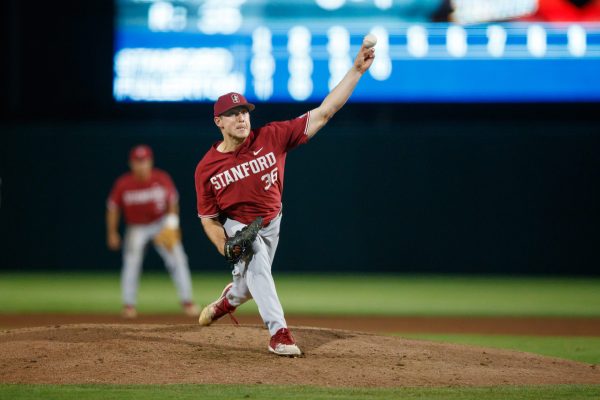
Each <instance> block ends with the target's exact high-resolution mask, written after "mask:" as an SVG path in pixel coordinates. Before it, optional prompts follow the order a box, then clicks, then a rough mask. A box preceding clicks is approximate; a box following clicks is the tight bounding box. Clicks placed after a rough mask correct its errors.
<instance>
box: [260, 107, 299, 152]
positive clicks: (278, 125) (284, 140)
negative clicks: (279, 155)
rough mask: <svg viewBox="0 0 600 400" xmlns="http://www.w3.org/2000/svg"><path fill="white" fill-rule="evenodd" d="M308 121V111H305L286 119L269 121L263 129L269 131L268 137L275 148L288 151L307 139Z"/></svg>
mask: <svg viewBox="0 0 600 400" xmlns="http://www.w3.org/2000/svg"><path fill="white" fill-rule="evenodd" d="M309 121H310V112H307V113H306V114H303V115H301V116H299V117H298V118H294V119H290V120H288V121H278V122H271V123H270V124H268V125H266V126H265V127H264V128H263V129H267V130H269V131H270V132H269V133H270V135H269V136H270V139H271V140H272V141H273V144H274V145H275V146H276V147H277V148H279V149H281V150H283V151H288V150H291V149H293V148H294V147H297V146H299V145H301V144H304V143H306V142H307V141H308V135H307V132H308V123H309Z"/></svg>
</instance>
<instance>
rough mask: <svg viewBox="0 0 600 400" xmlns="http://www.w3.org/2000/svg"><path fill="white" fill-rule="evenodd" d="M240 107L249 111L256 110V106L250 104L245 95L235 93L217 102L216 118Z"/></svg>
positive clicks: (225, 95)
mask: <svg viewBox="0 0 600 400" xmlns="http://www.w3.org/2000/svg"><path fill="white" fill-rule="evenodd" d="M239 106H244V107H246V108H247V109H248V111H252V110H254V104H252V103H248V100H246V98H245V97H244V96H243V95H241V94H239V93H235V92H230V93H227V94H224V95H223V96H221V97H219V98H218V99H217V101H216V102H215V117H218V116H219V115H221V114H223V113H224V112H227V111H229V110H231V109H232V108H235V107H239Z"/></svg>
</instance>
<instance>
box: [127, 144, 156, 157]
mask: <svg viewBox="0 0 600 400" xmlns="http://www.w3.org/2000/svg"><path fill="white" fill-rule="evenodd" d="M153 158H154V154H152V149H151V148H150V146H148V145H145V144H140V145H137V146H135V147H134V148H133V149H131V152H129V159H130V160H147V159H153Z"/></svg>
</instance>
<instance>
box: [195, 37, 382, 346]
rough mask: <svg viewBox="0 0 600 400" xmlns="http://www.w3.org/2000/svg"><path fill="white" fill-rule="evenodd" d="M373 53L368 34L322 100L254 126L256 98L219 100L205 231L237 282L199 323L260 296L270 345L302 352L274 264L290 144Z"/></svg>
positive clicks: (314, 126)
mask: <svg viewBox="0 0 600 400" xmlns="http://www.w3.org/2000/svg"><path fill="white" fill-rule="evenodd" d="M374 58H375V49H374V48H373V47H372V44H371V45H370V44H369V43H367V42H363V46H362V47H361V48H360V51H359V53H358V55H357V57H356V59H355V60H354V65H353V66H352V68H351V69H350V70H349V71H348V72H347V73H346V75H345V76H344V78H343V79H342V80H341V81H340V83H339V84H338V85H337V86H336V87H335V88H334V89H333V90H332V91H331V93H329V95H328V96H327V97H326V98H325V100H323V102H322V103H321V105H320V106H319V107H317V108H315V109H314V110H311V111H309V112H307V113H306V114H304V115H302V116H300V117H298V118H295V119H292V120H289V121H281V122H272V123H270V124H267V125H265V126H263V127H260V128H257V129H251V124H250V112H251V111H253V110H254V108H255V107H254V105H253V104H250V103H248V102H247V101H246V99H245V98H244V96H242V95H241V94H239V93H228V94H225V95H223V96H221V97H219V99H218V100H217V101H216V103H215V104H214V122H215V124H216V125H217V127H218V128H219V130H220V131H221V134H222V135H223V140H221V141H218V142H216V143H215V144H213V146H212V147H211V148H210V150H209V151H208V152H207V153H206V155H205V156H204V158H202V160H201V161H200V163H199V164H198V166H197V168H196V174H195V181H196V194H197V206H198V216H199V217H200V218H201V222H202V226H203V228H204V231H205V232H206V235H207V236H208V238H209V239H210V240H211V242H212V243H213V244H214V245H215V246H216V248H217V250H218V251H219V252H220V253H221V254H222V255H223V256H225V257H226V259H227V260H228V261H229V262H230V263H231V264H232V266H233V272H232V274H233V282H231V283H229V284H228V285H227V286H225V289H224V290H223V292H222V294H221V296H220V297H219V298H218V299H217V300H216V301H215V302H213V303H211V304H209V305H208V306H206V307H205V308H204V309H203V310H202V312H201V314H200V318H199V323H200V325H210V324H211V323H212V322H214V321H216V320H217V319H219V318H221V317H222V316H224V315H225V314H231V313H232V312H233V311H235V309H236V308H237V307H239V306H240V305H241V304H243V303H244V302H246V301H247V300H249V299H251V298H254V300H255V301H256V304H257V306H258V310H259V312H260V315H261V317H262V319H263V321H264V323H265V325H266V326H267V328H268V329H269V332H270V335H271V339H270V341H269V346H268V349H269V351H271V352H272V353H275V354H277V355H283V356H298V355H300V354H301V351H300V349H299V348H298V346H297V344H296V341H295V339H294V337H293V336H292V334H291V333H290V331H289V329H288V326H287V323H286V321H285V318H284V314H283V309H282V307H281V303H280V301H279V298H278V296H277V291H276V290H275V282H274V281H273V276H272V275H271V265H272V263H273V259H274V257H275V251H276V250H277V243H278V242H279V227H280V224H281V218H282V203H281V195H282V192H283V181H284V170H285V158H286V155H287V152H288V151H290V150H292V149H293V148H295V147H297V146H299V145H302V144H305V143H307V142H308V141H309V140H310V139H311V138H312V137H313V136H314V135H315V134H316V133H317V132H318V131H319V130H320V129H321V128H323V127H324V126H325V124H326V123H327V122H328V121H329V120H330V119H331V118H332V117H333V115H334V114H335V113H336V112H337V111H338V110H339V109H340V108H341V107H342V106H343V105H344V104H345V103H346V101H347V100H348V98H349V97H350V95H351V94H352V92H353V91H354V88H355V87H356V85H357V84H358V81H359V80H360V78H361V77H362V75H363V74H364V73H365V72H366V71H367V70H368V69H369V67H370V66H371V64H372V63H373V60H374Z"/></svg>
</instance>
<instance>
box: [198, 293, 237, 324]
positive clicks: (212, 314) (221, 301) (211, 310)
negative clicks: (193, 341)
mask: <svg viewBox="0 0 600 400" xmlns="http://www.w3.org/2000/svg"><path fill="white" fill-rule="evenodd" d="M232 286H233V283H230V284H228V285H227V286H225V289H223V292H222V293H221V296H220V297H219V298H218V299H217V300H216V301H214V302H212V303H210V304H209V305H207V306H206V307H204V309H203V310H202V312H201V313H200V317H199V318H198V323H199V324H200V325H202V326H208V325H210V324H212V323H213V322H215V321H216V320H218V319H219V318H221V317H222V316H223V315H225V314H229V315H230V316H231V319H232V320H233V321H234V322H235V323H236V324H237V320H236V319H235V318H234V317H233V315H231V313H232V312H234V311H235V309H236V307H234V306H232V305H231V304H229V300H227V297H225V296H226V295H227V292H229V290H230V289H231V287H232Z"/></svg>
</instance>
